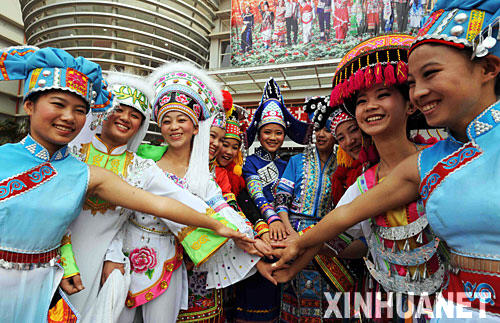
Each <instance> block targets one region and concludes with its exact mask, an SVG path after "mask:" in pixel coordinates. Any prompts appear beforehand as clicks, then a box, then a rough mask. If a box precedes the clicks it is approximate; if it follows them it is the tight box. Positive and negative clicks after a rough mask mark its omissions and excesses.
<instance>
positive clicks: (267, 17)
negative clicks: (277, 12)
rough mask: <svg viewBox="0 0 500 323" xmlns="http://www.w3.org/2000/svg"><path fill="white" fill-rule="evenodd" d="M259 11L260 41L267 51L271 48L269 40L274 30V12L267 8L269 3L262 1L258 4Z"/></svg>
mask: <svg viewBox="0 0 500 323" xmlns="http://www.w3.org/2000/svg"><path fill="white" fill-rule="evenodd" d="M259 11H260V15H261V16H262V22H261V23H260V33H261V34H262V41H263V42H264V48H266V49H268V48H269V47H270V46H271V38H272V36H273V29H274V12H272V11H271V9H270V8H269V2H267V1H264V2H260V3H259Z"/></svg>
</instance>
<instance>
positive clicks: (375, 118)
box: [365, 115, 384, 123]
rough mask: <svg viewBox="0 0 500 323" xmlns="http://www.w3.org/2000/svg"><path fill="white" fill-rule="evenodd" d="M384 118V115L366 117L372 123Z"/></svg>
mask: <svg viewBox="0 0 500 323" xmlns="http://www.w3.org/2000/svg"><path fill="white" fill-rule="evenodd" d="M383 118H384V116H383V115H375V116H370V117H368V118H366V119H365V120H366V122H368V123H370V122H376V121H379V120H382V119H383Z"/></svg>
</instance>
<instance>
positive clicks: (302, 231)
mask: <svg viewBox="0 0 500 323" xmlns="http://www.w3.org/2000/svg"><path fill="white" fill-rule="evenodd" d="M313 227H314V224H312V225H310V226H308V227H307V228H305V229H304V230H300V231H299V236H301V235H303V234H304V233H306V232H307V231H309V230H311V229H312V228H313Z"/></svg>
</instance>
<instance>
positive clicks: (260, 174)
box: [243, 147, 286, 223]
mask: <svg viewBox="0 0 500 323" xmlns="http://www.w3.org/2000/svg"><path fill="white" fill-rule="evenodd" d="M285 167H286V162H285V161H284V160H282V159H280V157H279V156H276V157H275V158H274V160H273V159H272V157H271V154H270V153H269V152H267V151H266V150H265V149H264V148H262V147H259V148H257V149H256V150H255V154H253V155H251V156H248V157H247V159H246V161H245V165H243V178H244V179H245V182H246V183H247V189H248V193H250V196H251V197H252V199H253V200H254V202H255V204H256V205H257V207H258V208H259V210H260V213H261V214H262V216H264V218H265V219H266V220H267V222H268V223H271V222H273V221H276V220H279V217H278V215H277V214H276V212H275V210H274V207H273V202H274V191H275V188H276V186H277V184H278V180H279V179H280V178H281V176H282V175H283V172H284V171H285Z"/></svg>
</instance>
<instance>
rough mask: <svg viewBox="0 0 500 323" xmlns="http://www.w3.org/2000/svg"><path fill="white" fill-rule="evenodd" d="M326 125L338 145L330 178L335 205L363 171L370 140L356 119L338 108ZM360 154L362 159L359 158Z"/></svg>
mask: <svg viewBox="0 0 500 323" xmlns="http://www.w3.org/2000/svg"><path fill="white" fill-rule="evenodd" d="M326 126H327V127H328V128H329V129H330V131H331V133H332V134H333V135H334V137H335V139H336V140H337V143H338V145H339V147H338V149H337V169H335V171H334V172H333V174H332V179H331V182H332V188H331V193H332V202H333V204H334V205H337V203H338V202H339V200H340V198H341V197H342V196H343V195H344V193H345V191H346V190H347V189H348V188H349V186H351V185H352V184H353V183H354V182H355V181H356V179H357V178H358V176H359V175H361V174H362V173H363V164H364V163H366V162H369V160H368V155H367V153H366V152H367V151H370V147H371V145H370V143H371V140H370V139H369V137H368V136H366V135H364V134H363V132H362V131H361V129H359V126H358V123H357V122H356V119H355V118H353V117H351V116H350V115H348V114H347V113H345V112H343V111H342V110H341V109H340V108H338V109H336V110H335V111H334V112H333V113H332V115H331V116H330V117H329V118H328V121H327V125H326ZM363 151H364V152H363ZM372 151H373V150H372ZM360 155H361V157H362V158H363V160H360V158H359V157H360ZM377 157H378V155H377ZM372 159H374V158H372ZM373 162H374V161H373Z"/></svg>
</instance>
